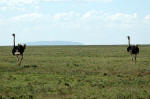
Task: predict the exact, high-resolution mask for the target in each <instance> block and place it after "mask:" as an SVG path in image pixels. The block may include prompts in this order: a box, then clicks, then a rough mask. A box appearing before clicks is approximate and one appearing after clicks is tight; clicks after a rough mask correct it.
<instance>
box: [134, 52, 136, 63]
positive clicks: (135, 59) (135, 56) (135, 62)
mask: <svg viewBox="0 0 150 99" xmlns="http://www.w3.org/2000/svg"><path fill="white" fill-rule="evenodd" d="M134 59H135V63H136V54H135V56H134Z"/></svg>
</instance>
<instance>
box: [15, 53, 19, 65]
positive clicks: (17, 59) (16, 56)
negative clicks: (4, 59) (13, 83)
mask: <svg viewBox="0 0 150 99" xmlns="http://www.w3.org/2000/svg"><path fill="white" fill-rule="evenodd" d="M16 57H17V64H18V65H19V56H18V55H16Z"/></svg>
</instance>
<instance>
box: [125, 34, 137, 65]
mask: <svg viewBox="0 0 150 99" xmlns="http://www.w3.org/2000/svg"><path fill="white" fill-rule="evenodd" d="M127 38H128V48H127V51H128V52H129V53H130V54H131V59H132V61H133V55H134V59H135V63H136V56H137V54H138V53H139V48H138V45H137V44H136V45H130V36H127Z"/></svg>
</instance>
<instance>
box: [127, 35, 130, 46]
mask: <svg viewBox="0 0 150 99" xmlns="http://www.w3.org/2000/svg"><path fill="white" fill-rule="evenodd" d="M127 38H128V45H129V46H130V36H127Z"/></svg>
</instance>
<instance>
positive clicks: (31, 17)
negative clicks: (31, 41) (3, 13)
mask: <svg viewBox="0 0 150 99" xmlns="http://www.w3.org/2000/svg"><path fill="white" fill-rule="evenodd" d="M42 16H43V15H42V14H39V13H30V14H23V15H19V16H15V17H13V18H12V20H15V21H34V20H37V19H40V18H44V17H42Z"/></svg>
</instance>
